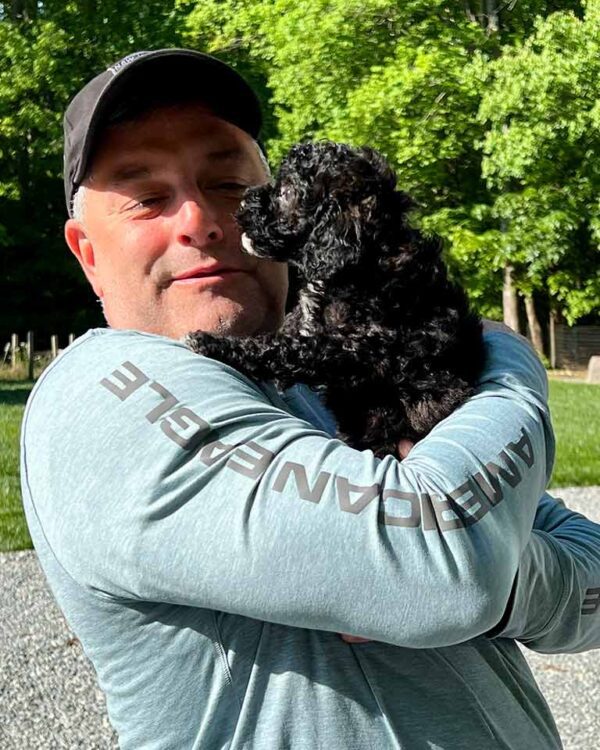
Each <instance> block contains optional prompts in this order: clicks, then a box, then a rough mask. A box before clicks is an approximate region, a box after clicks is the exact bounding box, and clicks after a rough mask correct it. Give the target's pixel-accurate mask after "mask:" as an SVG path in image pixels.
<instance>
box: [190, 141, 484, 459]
mask: <svg viewBox="0 0 600 750" xmlns="http://www.w3.org/2000/svg"><path fill="white" fill-rule="evenodd" d="M411 207H412V202H411V199H410V198H409V197H408V196H407V195H406V194H405V193H402V192H400V191H397V190H396V177H395V175H394V173H393V171H392V170H391V169H390V167H389V165H388V164H387V163H386V161H385V159H384V158H383V157H382V156H381V155H380V154H379V153H378V152H376V151H374V150H373V149H370V148H360V149H353V148H350V147H349V146H346V145H343V144H338V143H327V142H326V143H314V144H312V143H304V144H300V145H298V146H295V147H294V148H292V150H291V151H290V152H289V154H288V155H287V157H286V158H285V159H284V161H283V163H282V165H281V168H280V170H279V173H278V175H277V178H276V179H275V180H274V182H273V183H272V184H269V185H264V186H261V187H256V188H251V189H249V190H248V191H247V193H246V195H245V197H244V201H243V203H242V206H241V207H240V209H239V211H238V214H237V216H236V218H237V221H238V223H239V225H240V226H241V228H242V231H243V234H242V245H243V247H244V249H245V251H246V252H248V253H250V254H252V255H254V256H257V257H260V258H268V259H269V260H272V261H278V262H281V263H288V264H289V265H290V266H291V267H292V268H293V269H295V270H296V272H297V275H298V279H299V291H298V297H297V301H296V304H295V306H294V307H293V309H292V310H291V312H290V313H289V314H288V315H287V317H286V319H285V322H284V324H283V327H282V328H281V330H280V331H279V332H277V333H272V334H263V335H258V336H255V337H247V338H233V337H216V336H211V335H209V334H206V333H203V332H200V331H199V332H197V333H194V334H190V335H189V336H188V337H187V338H186V343H187V344H188V346H190V348H192V349H193V350H194V351H195V352H198V353H200V354H204V355H206V356H208V357H212V358H214V359H218V360H221V361H222V362H226V363H227V364H229V365H231V366H232V367H234V368H236V369H237V370H240V371H241V372H243V373H245V374H246V375H247V376H248V377H250V378H253V379H255V380H271V381H275V383H276V384H277V385H278V387H280V388H282V389H285V388H287V387H289V386H291V385H293V384H294V383H305V384H306V385H308V386H310V387H312V388H314V389H316V390H318V391H319V392H320V393H321V394H322V397H323V398H324V401H325V404H326V405H327V406H328V407H329V408H330V409H331V410H332V412H333V414H334V416H335V417H336V419H337V422H338V425H339V437H340V438H341V439H342V440H344V441H345V442H346V443H348V444H349V445H351V446H353V447H355V448H359V449H370V450H372V451H373V452H374V453H375V455H377V456H379V457H381V456H384V455H386V454H388V453H394V452H395V448H396V445H397V443H398V440H399V439H400V438H408V439H410V440H412V441H417V440H419V439H420V438H422V437H423V436H424V435H426V434H427V433H428V432H429V431H430V430H431V429H432V428H433V427H434V425H435V424H437V423H438V422H439V421H440V420H442V419H444V417H447V416H448V415H449V414H450V413H451V412H452V411H453V410H454V409H456V407H457V406H459V405H460V404H461V403H462V402H463V401H464V400H465V399H466V398H467V397H468V396H469V395H470V394H471V393H472V391H473V385H474V383H475V380H476V378H477V375H478V373H479V372H480V370H481V368H482V365H483V359H484V350H483V343H482V334H481V322H480V320H479V318H478V316H477V315H475V314H474V313H473V312H471V311H470V310H469V305H468V301H467V297H466V294H465V293H464V291H463V290H462V289H461V288H460V287H459V286H457V285H456V284H455V283H453V282H451V281H450V280H449V278H448V274H447V270H446V266H445V265H444V262H443V260H442V257H441V243H440V241H439V240H437V239H432V238H427V237H425V236H423V235H422V234H421V233H420V232H418V231H417V230H415V229H412V228H411V227H410V226H409V225H408V222H407V214H408V212H409V210H410V209H411Z"/></svg>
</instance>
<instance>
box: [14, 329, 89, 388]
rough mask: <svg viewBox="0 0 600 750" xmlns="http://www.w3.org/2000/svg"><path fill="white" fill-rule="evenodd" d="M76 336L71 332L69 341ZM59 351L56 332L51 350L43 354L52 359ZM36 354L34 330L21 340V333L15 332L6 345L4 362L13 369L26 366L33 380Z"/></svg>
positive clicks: (51, 341)
mask: <svg viewBox="0 0 600 750" xmlns="http://www.w3.org/2000/svg"><path fill="white" fill-rule="evenodd" d="M74 338H75V335H74V334H72V333H70V334H69V337H68V343H69V344H71V343H72V342H73V340H74ZM59 352H60V348H59V338H58V336H57V335H56V334H53V335H52V336H51V337H50V351H49V352H43V354H46V355H50V359H56V357H58V353H59ZM35 354H36V351H35V337H34V335H33V331H28V333H27V337H26V339H25V341H20V340H19V334H18V333H13V334H12V335H11V337H10V341H9V342H7V343H6V345H5V346H4V356H3V360H2V364H3V365H4V366H6V365H8V366H10V369H11V370H19V369H22V368H25V369H26V370H27V377H28V378H29V379H30V380H33V365H34V358H35ZM38 354H40V352H38Z"/></svg>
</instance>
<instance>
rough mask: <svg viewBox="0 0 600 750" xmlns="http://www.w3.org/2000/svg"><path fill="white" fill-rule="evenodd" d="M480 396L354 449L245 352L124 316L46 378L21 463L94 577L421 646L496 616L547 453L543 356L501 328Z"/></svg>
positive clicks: (141, 592)
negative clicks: (193, 341)
mask: <svg viewBox="0 0 600 750" xmlns="http://www.w3.org/2000/svg"><path fill="white" fill-rule="evenodd" d="M486 341H487V345H488V361H487V365H486V368H485V373H484V376H483V378H482V382H481V384H480V387H479V390H478V393H477V395H476V396H475V397H474V398H473V399H471V400H470V401H469V402H468V403H466V404H465V405H463V406H462V407H461V408H460V409H458V410H457V411H456V412H455V413H454V414H452V415H451V416H450V417H449V418H448V419H446V420H444V421H443V422H442V423H440V424H439V425H438V426H437V427H436V428H435V429H434V430H433V431H432V432H431V433H430V435H428V436H427V437H426V438H425V439H424V440H423V441H421V442H420V443H419V444H418V445H417V446H416V447H415V449H414V450H413V451H412V453H411V455H410V456H409V457H408V458H407V459H406V460H405V461H403V462H402V463H400V462H399V461H397V460H396V459H394V458H393V457H391V456H389V457H386V458H384V459H383V460H377V459H375V458H374V457H373V455H372V454H371V453H370V452H367V451H365V452H360V451H356V450H352V449H350V448H348V447H347V446H346V445H344V444H343V443H341V442H340V441H338V440H335V439H331V438H330V437H329V436H327V435H326V434H324V433H323V432H321V431H319V430H317V429H316V428H314V427H313V426H312V425H310V424H308V423H306V422H304V421H302V420H299V419H297V418H295V417H293V416H292V415H290V414H289V413H288V412H286V411H285V410H284V409H282V408H281V407H280V406H277V405H275V404H273V403H272V402H271V401H270V400H269V399H267V398H266V396H265V394H264V393H263V391H262V390H261V389H260V388H259V387H258V386H257V385H256V384H254V383H252V382H251V381H249V380H248V379H246V378H244V377H243V376H242V375H240V374H239V373H237V372H236V371H235V370H232V369H231V368H228V367H227V366H225V365H222V364H220V363H218V362H214V361H212V360H207V359H205V358H202V357H197V356H196V355H194V354H192V353H191V352H189V351H188V350H187V349H185V347H183V346H182V345H180V344H178V343H177V342H175V341H170V340H168V339H164V338H162V337H155V336H150V335H146V334H137V333H132V332H126V331H110V332H107V333H103V334H101V335H96V336H93V337H90V338H88V339H87V340H85V341H82V342H81V343H80V344H79V345H77V346H75V347H74V348H72V349H71V350H70V351H68V352H67V353H66V355H65V356H64V357H63V359H62V360H61V361H60V362H58V364H57V365H56V366H55V367H53V368H52V369H50V370H49V371H48V372H47V373H46V374H45V376H44V377H43V379H42V381H41V383H40V384H39V385H38V387H37V389H36V391H35V392H34V394H33V396H32V399H31V401H30V404H29V407H28V409H27V412H26V416H25V421H24V428H23V459H22V478H23V482H24V483H25V484H26V486H27V489H28V491H29V492H30V494H31V497H32V500H33V506H34V509H35V512H36V514H37V515H38V517H39V519H40V521H41V525H42V527H43V529H44V532H45V534H46V537H47V539H48V542H49V544H50V546H51V547H52V549H53V550H54V553H55V554H56V556H57V558H58V560H59V561H60V562H61V564H62V565H63V566H64V568H65V569H66V570H67V571H68V573H69V574H70V575H71V576H72V577H73V578H75V579H76V580H77V581H78V582H80V583H81V584H82V585H85V586H87V587H91V588H92V589H94V590H97V591H98V592H99V593H102V594H106V595H109V596H114V597H124V598H128V599H143V600H151V601H166V602H172V603H177V604H182V605H189V606H197V607H206V608H210V609H215V610H221V611H225V612H232V613H236V614H240V615H245V616H248V617H253V618H257V619H262V620H268V621H272V622H278V623H282V624H288V625H293V626H298V627H307V628H313V629H322V630H331V631H335V632H339V631H341V632H348V633H358V634H360V635H363V636H366V637H369V638H372V639H375V640H380V641H387V642H390V643H395V644H398V645H402V646H407V647H429V646H441V645H447V644H451V643H456V642H460V641H464V640H467V639H469V638H472V637H474V636H476V635H479V634H481V633H484V632H486V631H488V630H489V629H490V628H492V627H493V626H494V625H496V624H497V622H498V621H499V620H500V618H501V616H502V614H503V612H504V610H505V608H506V604H507V601H508V598H509V595H510V591H511V588H512V584H513V580H514V577H515V573H516V569H517V565H518V563H519V558H520V557H521V554H522V551H523V548H524V545H525V543H526V541H527V539H528V538H529V535H530V531H531V527H532V523H533V519H534V516H535V512H536V506H537V498H539V497H540V496H541V494H542V492H543V489H544V487H545V485H546V482H547V478H548V475H549V472H550V469H551V463H552V455H553V439H552V434H551V428H550V427H549V422H548V414H547V406H546V402H545V389H546V381H545V373H544V371H543V368H542V367H541V365H539V363H538V362H537V360H536V359H535V357H534V355H533V354H532V353H531V351H530V349H529V348H528V347H527V346H526V345H524V344H523V343H522V342H520V341H518V340H517V339H514V338H513V337H511V336H507V335H505V334H501V333H494V334H491V335H488V336H487V338H486Z"/></svg>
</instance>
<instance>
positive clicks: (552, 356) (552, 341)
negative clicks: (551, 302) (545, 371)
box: [550, 310, 556, 370]
mask: <svg viewBox="0 0 600 750" xmlns="http://www.w3.org/2000/svg"><path fill="white" fill-rule="evenodd" d="M550 367H551V368H552V369H553V370H556V311H555V310H550Z"/></svg>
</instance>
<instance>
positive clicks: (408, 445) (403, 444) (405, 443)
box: [340, 438, 414, 643]
mask: <svg viewBox="0 0 600 750" xmlns="http://www.w3.org/2000/svg"><path fill="white" fill-rule="evenodd" d="M413 446H414V443H413V442H412V440H407V439H406V438H402V440H399V441H398V445H397V447H396V448H397V452H398V458H399V459H400V460H401V461H402V460H403V459H405V458H406V457H407V456H408V454H409V453H410V452H411V450H412V448H413ZM340 636H341V638H342V640H343V641H346V643H368V642H369V641H370V640H371V639H370V638H361V637H360V636H358V635H346V633H340Z"/></svg>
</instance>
